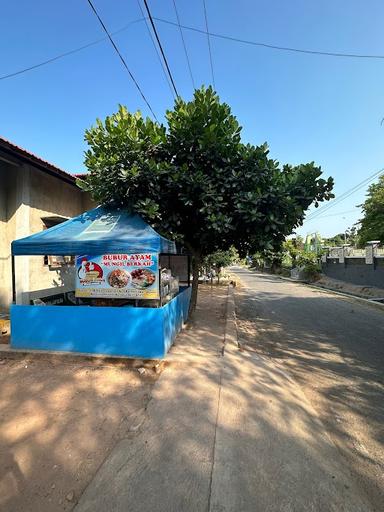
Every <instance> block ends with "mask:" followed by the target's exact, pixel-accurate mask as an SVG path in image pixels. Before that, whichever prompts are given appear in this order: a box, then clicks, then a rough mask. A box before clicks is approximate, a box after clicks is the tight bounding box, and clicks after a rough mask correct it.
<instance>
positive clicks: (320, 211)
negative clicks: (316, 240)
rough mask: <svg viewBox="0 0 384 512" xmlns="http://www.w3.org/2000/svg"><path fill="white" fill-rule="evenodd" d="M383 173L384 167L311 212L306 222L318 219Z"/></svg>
mask: <svg viewBox="0 0 384 512" xmlns="http://www.w3.org/2000/svg"><path fill="white" fill-rule="evenodd" d="M382 174H384V168H383V169H380V170H379V171H376V172H375V173H373V174H372V175H371V176H369V177H368V178H365V179H364V180H363V181H361V182H360V183H358V184H357V185H355V186H354V187H352V188H350V189H349V190H346V191H345V192H344V193H343V194H341V196H339V197H337V198H336V199H334V200H333V201H331V202H330V203H328V204H326V205H324V206H322V207H321V208H319V209H318V210H317V211H315V212H312V213H311V214H309V215H308V217H307V218H306V219H305V220H304V223H306V222H309V221H312V220H315V219H317V218H319V217H322V216H323V214H324V213H327V212H328V210H330V209H331V208H333V207H334V206H337V205H338V204H339V203H341V202H342V201H344V200H345V199H347V198H348V197H350V196H351V195H352V194H354V193H355V192H357V191H358V190H360V189H361V188H363V187H364V186H366V185H367V184H368V183H369V182H371V181H373V180H374V179H376V178H378V177H379V176H381V175H382Z"/></svg>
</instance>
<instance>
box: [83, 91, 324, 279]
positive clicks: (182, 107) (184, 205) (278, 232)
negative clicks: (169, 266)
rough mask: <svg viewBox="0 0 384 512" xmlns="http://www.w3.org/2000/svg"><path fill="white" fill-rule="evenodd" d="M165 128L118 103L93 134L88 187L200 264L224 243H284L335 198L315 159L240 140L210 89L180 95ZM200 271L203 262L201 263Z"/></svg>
mask: <svg viewBox="0 0 384 512" xmlns="http://www.w3.org/2000/svg"><path fill="white" fill-rule="evenodd" d="M166 120H167V125H168V126H167V129H166V128H165V127H164V126H162V125H158V124H156V123H154V122H153V121H151V120H150V119H143V118H142V116H141V114H140V113H138V112H136V113H134V114H131V113H129V112H128V111H127V109H126V108H125V107H122V106H120V108H119V110H118V112H117V113H115V114H113V115H111V116H109V117H107V118H106V119H105V121H104V122H101V121H100V120H98V121H97V123H96V125H95V126H94V127H92V128H90V129H89V130H87V131H86V134H85V138H86V141H87V142H88V145H89V149H88V151H87V152H86V154H85V164H86V166H87V168H88V170H89V171H90V172H89V174H88V175H87V179H86V180H85V184H83V185H84V186H85V187H86V188H87V189H88V190H89V191H90V192H91V193H92V195H93V197H94V198H95V199H96V200H97V201H99V202H100V203H103V204H114V205H117V206H123V207H126V208H129V209H132V210H135V211H136V212H138V213H140V214H141V215H142V216H143V218H144V219H146V220H147V221H149V222H150V223H151V224H152V226H153V227H155V228H156V229H157V230H158V231H160V232H162V233H163V234H165V235H167V236H168V237H169V236H171V237H173V238H175V239H179V240H180V241H182V243H183V244H184V245H185V246H186V247H187V249H189V250H190V251H191V253H192V254H193V255H194V260H195V266H197V267H198V265H200V263H201V261H202V258H203V257H205V256H207V255H208V254H211V253H213V252H215V251H217V250H227V249H228V248H229V247H231V246H235V247H236V248H237V249H238V250H239V252H240V253H241V255H245V254H246V253H247V252H254V251H257V250H265V249H269V250H273V249H276V248H279V247H280V246H281V244H282V242H283V240H284V238H285V236H286V235H288V234H290V233H291V232H292V230H293V229H294V228H295V227H297V226H299V225H301V224H302V221H303V217H304V214H305V211H306V210H307V208H308V207H309V206H310V205H311V203H313V202H315V205H317V204H318V202H319V201H323V200H328V199H329V198H331V197H333V195H332V193H331V191H332V187H333V180H332V178H328V179H327V180H324V179H322V178H321V174H322V173H321V169H320V167H318V166H316V165H315V164H314V163H313V162H311V163H308V164H301V165H297V166H290V165H284V166H283V167H282V168H280V166H279V163H278V162H277V161H276V160H273V159H272V158H270V157H269V150H268V146H267V144H263V145H261V146H252V145H250V144H243V143H242V142H241V138H240V135H241V127H240V125H239V123H238V122H237V120H236V118H235V117H234V116H233V115H232V113H231V109H230V107H229V106H228V105H227V104H225V103H221V102H220V101H219V98H218V96H217V95H216V93H215V92H214V91H213V89H212V88H211V87H209V88H208V89H205V88H201V89H199V90H196V91H195V93H194V97H193V100H192V101H190V102H186V101H184V100H182V99H180V98H178V99H177V100H176V102H175V105H174V108H173V110H170V111H168V112H167V113H166ZM195 272H196V269H195Z"/></svg>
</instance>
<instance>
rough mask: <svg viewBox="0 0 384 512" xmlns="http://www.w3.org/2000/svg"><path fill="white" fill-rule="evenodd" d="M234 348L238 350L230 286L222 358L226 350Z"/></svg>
mask: <svg viewBox="0 0 384 512" xmlns="http://www.w3.org/2000/svg"><path fill="white" fill-rule="evenodd" d="M234 348H239V344H238V336H237V322H236V307H235V288H234V286H232V285H228V296H227V309H226V320H225V331H224V346H223V356H224V355H225V352H226V351H227V350H231V349H234Z"/></svg>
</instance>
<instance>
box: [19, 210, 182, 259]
mask: <svg viewBox="0 0 384 512" xmlns="http://www.w3.org/2000/svg"><path fill="white" fill-rule="evenodd" d="M126 252H129V253H140V252H153V253H176V246H175V243H174V242H171V241H170V240H167V239H166V238H164V237H162V236H161V235H159V234H158V233H157V232H156V231H155V230H154V229H153V228H151V226H149V224H147V223H146V222H145V221H144V220H143V219H142V218H141V217H140V216H139V215H136V214H130V213H128V212H126V211H124V210H120V209H115V210H112V209H106V208H102V207H98V208H95V209H93V210H90V211H88V212H85V213H82V214H81V215H79V216H78V217H74V218H73V219H69V220H67V221H65V222H63V223H61V224H58V225H57V226H54V227H52V228H50V229H46V230H45V231H41V232H40V233H36V234H34V235H31V236H28V237H26V238H20V239H19V240H15V241H14V242H12V254H13V255H15V256H20V255H25V256H26V255H39V254H49V255H55V256H56V255H75V254H119V253H126Z"/></svg>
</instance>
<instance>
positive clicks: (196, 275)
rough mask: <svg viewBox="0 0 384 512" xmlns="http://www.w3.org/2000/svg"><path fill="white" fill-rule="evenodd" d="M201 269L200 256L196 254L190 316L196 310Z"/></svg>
mask: <svg viewBox="0 0 384 512" xmlns="http://www.w3.org/2000/svg"><path fill="white" fill-rule="evenodd" d="M200 267H201V256H200V254H194V255H193V257H192V294H191V302H190V304H189V314H190V315H191V314H192V313H193V312H194V311H195V309H196V303H197V291H198V287H199V272H200Z"/></svg>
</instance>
